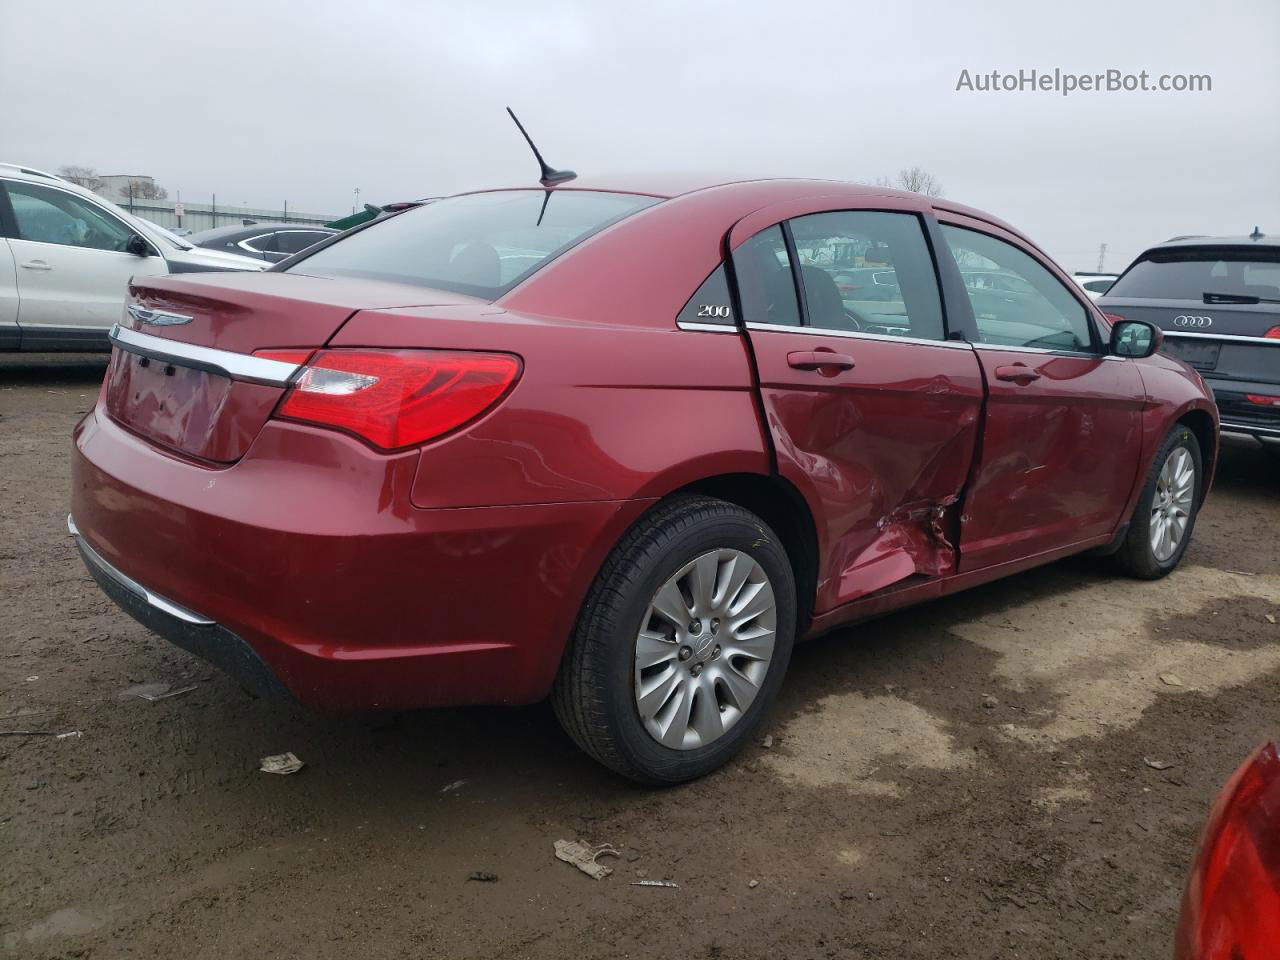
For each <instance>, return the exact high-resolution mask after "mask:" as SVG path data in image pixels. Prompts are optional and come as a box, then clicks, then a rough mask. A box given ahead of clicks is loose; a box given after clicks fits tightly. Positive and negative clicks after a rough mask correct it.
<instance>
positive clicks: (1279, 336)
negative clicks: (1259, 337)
mask: <svg viewBox="0 0 1280 960" xmlns="http://www.w3.org/2000/svg"><path fill="white" fill-rule="evenodd" d="M1263 336H1264V337H1266V338H1267V339H1268V340H1280V327H1272V328H1271V329H1270V330H1268V331H1267V332H1266V333H1264V334H1263Z"/></svg>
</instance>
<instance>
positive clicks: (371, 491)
mask: <svg viewBox="0 0 1280 960" xmlns="http://www.w3.org/2000/svg"><path fill="white" fill-rule="evenodd" d="M416 463H417V454H416V453H411V454H408V455H404V456H398V457H397V456H393V457H388V456H384V455H379V454H375V453H373V452H372V451H370V450H368V448H366V447H364V446H363V445H362V444H360V443H358V442H357V441H355V440H352V439H350V438H348V437H345V436H343V435H341V434H337V433H333V432H328V431H322V430H313V429H311V428H308V427H303V426H300V425H292V424H285V423H277V422H274V421H273V422H271V423H269V424H268V425H267V427H265V428H264V429H263V431H262V432H261V434H259V436H258V438H257V440H255V441H254V445H253V447H252V448H251V449H250V450H249V452H248V454H247V455H246V456H245V457H244V458H243V459H242V460H241V461H240V462H239V463H237V464H235V465H234V466H231V467H226V468H222V469H212V468H208V467H204V466H200V465H197V464H194V463H190V462H188V461H185V460H181V459H178V458H176V457H171V456H168V455H166V454H164V453H162V452H160V451H159V450H157V449H156V448H155V447H153V446H151V445H150V444H148V443H146V442H144V441H142V440H141V439H139V438H137V437H135V436H134V435H133V434H131V433H129V432H127V431H126V430H124V429H123V428H121V427H120V426H119V425H117V424H116V423H114V422H113V421H111V420H110V419H109V418H107V416H106V415H105V414H104V413H103V412H102V410H101V408H100V407H99V408H98V409H97V410H95V411H93V412H91V413H90V414H88V415H87V416H86V417H85V419H84V420H83V421H81V423H80V425H79V426H78V427H77V428H76V433H75V451H74V455H73V460H72V484H73V486H72V510H71V513H72V523H74V525H75V527H76V533H77V534H78V536H77V543H78V545H79V546H80V548H81V552H82V555H83V556H84V558H85V562H86V565H87V566H88V567H89V569H90V571H91V572H92V573H93V575H94V577H95V579H97V580H98V582H99V584H101V585H102V588H103V590H104V591H106V592H107V593H108V595H110V596H111V597H112V599H113V600H115V601H116V602H117V603H118V604H119V605H120V606H121V607H123V608H124V609H125V610H126V611H127V612H129V613H130V614H131V615H132V616H134V617H135V618H136V619H138V620H140V621H141V622H142V623H144V624H145V625H146V626H148V627H149V628H150V629H152V630H154V631H155V632H156V633H158V634H160V635H161V636H164V637H166V638H168V639H170V640H172V641H173V642H175V643H177V644H178V645H179V646H181V647H183V648H184V649H187V650H190V651H191V652H193V653H196V654H197V655H199V656H202V657H204V658H205V659H207V660H210V661H211V662H213V663H215V664H217V665H218V666H219V667H221V668H223V669H225V670H227V672H229V673H232V674H234V675H236V676H237V677H239V678H240V679H241V681H242V682H245V684H246V685H247V686H249V687H250V688H252V689H255V690H258V691H260V692H262V693H266V694H281V693H287V694H288V695H290V696H292V697H293V698H294V699H296V700H298V701H299V702H301V703H302V704H304V705H306V706H309V707H313V708H317V709H370V708H383V709H401V708H412V707H428V706H444V705H452V704H469V703H528V702H532V701H535V700H538V699H541V698H542V697H543V696H545V695H546V693H547V691H548V690H549V689H550V685H551V683H552V681H553V679H554V676H555V672H556V669H557V667H558V664H559V660H560V656H561V653H562V651H563V648H564V644H565V641H566V639H567V637H568V636H569V633H570V631H571V630H572V626H573V621H574V618H575V617H576V615H577V610H578V607H579V606H580V604H581V601H582V598H583V597H584V596H585V594H586V591H587V588H588V586H589V585H590V581H591V579H592V577H593V576H594V573H595V571H596V570H597V569H598V568H599V564H600V563H601V562H602V561H603V558H604V555H605V553H607V551H608V549H609V548H610V547H611V546H612V544H613V543H614V542H615V541H616V539H617V538H618V537H619V536H620V535H621V533H622V531H623V530H625V529H626V527H627V526H628V525H630V523H631V522H633V521H634V519H635V518H636V517H638V516H639V514H640V513H641V512H643V510H644V509H645V508H646V507H647V506H648V505H649V504H650V503H651V502H652V501H642V500H628V501H593V502H580V503H560V504H536V505H528V506H514V507H502V506H498V507H476V508H464V509H438V510H421V509H416V508H414V507H413V506H412V505H411V504H410V489H411V486H412V483H413V479H414V471H415V469H416Z"/></svg>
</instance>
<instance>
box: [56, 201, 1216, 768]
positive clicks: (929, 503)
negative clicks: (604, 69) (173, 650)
mask: <svg viewBox="0 0 1280 960" xmlns="http://www.w3.org/2000/svg"><path fill="white" fill-rule="evenodd" d="M622 188H623V189H624V190H625V191H626V192H613V191H612V190H610V189H609V188H608V187H605V186H596V187H592V186H590V185H588V186H582V185H580V184H577V183H575V184H574V185H572V186H563V185H560V186H555V187H547V188H545V189H542V188H539V189H508V190H498V191H491V192H479V193H473V194H468V195H462V196H456V197H452V198H449V199H445V200H440V201H437V202H436V203H433V204H430V205H427V206H423V207H419V208H416V209H412V210H408V211H405V212H404V213H400V214H397V215H395V216H391V217H387V218H385V219H380V220H378V221H376V222H373V223H371V224H370V225H368V226H366V227H363V228H358V229H356V230H354V231H351V232H349V233H347V234H345V235H344V236H342V237H340V238H337V239H335V240H332V241H329V242H328V243H326V244H325V245H322V246H320V247H318V248H314V249H313V250H312V251H308V252H306V253H304V254H302V255H300V256H299V257H297V258H295V259H294V260H293V261H291V262H290V263H289V264H286V265H284V266H283V267H281V268H275V269H273V270H272V271H269V272H266V273H262V274H235V275H230V274H229V275H224V276H220V277H214V276H207V277H206V276H202V277H166V278H140V279H138V280H137V281H135V283H134V284H133V287H132V291H131V296H132V299H131V301H130V303H131V308H132V309H131V311H130V319H128V320H127V321H125V322H123V323H122V324H121V325H120V327H119V328H118V329H116V330H115V331H114V332H113V334H112V340H113V342H114V344H115V346H116V349H115V351H114V353H113V354H112V359H111V363H110V366H109V370H108V373H107V377H106V382H105V385H104V389H103V392H102V395H101V397H100V398H99V401H98V403H97V404H96V406H95V407H94V409H93V410H92V411H91V412H90V413H88V414H87V415H86V416H85V418H84V419H83V420H82V421H81V422H80V424H79V425H78V426H77V428H76V430H75V450H74V456H73V463H74V466H73V482H72V484H71V487H72V491H73V493H72V503H71V515H70V517H69V525H70V529H71V532H72V534H73V535H74V536H75V539H76V542H77V544H78V545H79V547H80V550H81V553H82V555H83V557H84V560H85V562H86V564H87V565H88V567H89V570H90V572H91V573H92V574H93V576H94V577H95V578H97V580H98V582H99V584H101V586H102V588H103V589H104V590H105V591H106V592H107V593H108V594H109V595H110V596H111V597H112V598H114V599H115V600H116V602H117V603H119V604H120V605H121V606H122V607H123V608H124V609H125V610H127V611H128V612H129V613H131V614H132V615H133V616H135V617H136V618H138V619H139V620H140V621H142V622H143V623H144V624H147V625H148V626H149V627H150V628H151V629H153V630H154V631H156V632H157V633H159V634H161V635H163V636H166V637H168V638H170V639H171V640H173V641H174V642H175V643H177V644H179V645H181V646H183V647H185V648H187V649H188V650H191V651H194V652H196V653H199V654H200V655H202V656H204V657H206V658H208V659H209V660H211V661H213V662H214V663H216V664H218V665H219V666H221V667H222V668H224V669H226V670H227V671H229V672H231V673H232V674H235V675H236V676H238V677H240V678H241V679H242V680H243V681H244V682H245V683H246V684H247V685H248V686H250V687H251V688H253V689H256V690H258V691H261V692H263V693H267V694H275V695H283V696H289V697H292V698H294V699H296V700H297V701H300V702H301V703H303V704H305V705H308V706H310V707H314V708H326V709H341V708H369V707H378V708H411V707H427V706H438V705H446V704H464V703H471V704H474V703H489V704H494V703H502V704H520V703H530V702H533V701H536V700H539V699H541V698H543V697H545V696H547V695H548V694H549V693H550V694H551V696H552V698H553V702H554V704H555V709H556V712H557V714H558V716H559V718H560V720H561V722H562V723H563V724H564V726H565V728H566V729H567V730H568V731H569V733H570V734H571V735H572V736H573V738H574V739H575V740H576V741H577V742H578V743H579V744H580V745H581V746H582V747H583V749H585V750H586V751H587V752H588V753H590V754H591V755H592V756H594V757H595V758H597V759H598V760H600V761H601V762H603V763H604V764H606V765H608V766H609V767H611V768H613V769H614V770H616V771H618V772H620V773H622V774H624V775H626V776H629V777H632V778H635V779H636V780H639V781H642V782H648V783H669V782H675V781H681V780H687V779H689V778H691V777H696V776H699V775H701V774H705V773H707V772H708V771H710V770H712V769H714V768H716V767H718V766H719V765H721V764H722V763H724V762H725V761H726V760H727V759H728V758H729V757H730V756H732V755H733V753H734V752H735V751H736V750H737V749H738V748H739V747H740V746H742V744H743V743H744V742H745V741H746V740H747V739H748V738H749V737H750V736H751V735H752V732H753V731H754V730H755V729H756V727H757V725H758V724H759V722H760V719H761V716H762V713H763V711H764V710H765V709H766V707H767V705H768V704H769V702H770V701H771V700H772V699H773V698H774V695H775V694H776V693H777V690H778V687H779V685H780V684H781V683H782V678H783V674H784V673H785V671H786V668H787V663H788V660H789V659H790V655H791V648H792V643H793V641H794V640H795V639H796V638H797V637H801V636H809V635H813V634H817V633H820V632H823V631H826V630H830V629H833V628H835V627H839V626H842V625H845V624H848V623H851V622H853V621H856V620H859V619H862V618H865V617H869V616H873V615H876V614H881V613H884V612H885V611H888V610H892V609H895V608H898V607H905V606H907V605H909V604H913V603H918V602H920V601H924V600H928V599H931V598H935V597H939V596H943V595H945V594H950V593H954V592H955V591H958V590H962V589H965V588H967V587H971V586H974V585H976V584H979V583H983V582H985V581H988V580H993V579H995V578H997V577H1002V576H1005V575H1007V574H1011V573H1014V572H1016V571H1019V570H1025V569H1027V568H1029V567H1033V566H1036V565H1038V564H1042V563H1046V562H1049V561H1051V560H1054V559H1056V558H1059V557H1064V556H1067V555H1068V554H1075V553H1080V552H1082V551H1086V550H1098V551H1101V552H1109V553H1111V554H1112V555H1113V556H1114V557H1115V559H1116V561H1117V562H1118V563H1119V565H1120V566H1121V568H1123V569H1125V570H1127V571H1128V572H1129V573H1131V574H1133V575H1135V576H1138V577H1144V578H1154V577H1160V576H1163V575H1165V574H1166V573H1168V572H1169V571H1170V570H1172V569H1174V567H1176V566H1177V564H1178V562H1179V560H1180V559H1181V557H1182V555H1183V551H1184V550H1185V549H1186V546H1187V543H1188V541H1189V539H1190V537H1191V534H1192V529H1193V526H1194V523H1195V517H1196V512H1197V510H1198V508H1199V506H1200V504H1201V502H1202V501H1203V499H1204V496H1205V494H1206V492H1207V490H1208V489H1209V482H1210V478H1211V476H1212V474H1213V468H1214V463H1215V461H1216V459H1217V449H1218V447H1217V419H1216V415H1215V410H1214V406H1213V402H1212V399H1211V397H1210V396H1209V394H1208V391H1207V390H1206V389H1205V387H1204V384H1203V383H1202V382H1201V380H1200V378H1199V377H1198V376H1197V375H1196V374H1195V373H1194V371H1192V370H1190V369H1189V368H1188V367H1186V366H1185V365H1184V364H1183V363H1181V362H1179V361H1177V360H1174V359H1172V358H1170V357H1167V356H1164V355H1162V354H1160V353H1158V352H1157V350H1158V348H1159V346H1160V337H1161V335H1160V332H1159V330H1158V329H1157V328H1156V327H1154V326H1152V325H1151V324H1149V323H1146V322H1144V321H1140V320H1134V321H1127V322H1118V323H1116V324H1115V325H1114V326H1109V325H1108V324H1107V323H1106V321H1105V320H1104V318H1103V316H1102V314H1101V313H1100V312H1099V311H1098V310H1097V309H1096V308H1095V307H1094V306H1093V304H1092V302H1091V301H1090V300H1089V299H1088V298H1087V297H1086V296H1085V295H1084V293H1083V292H1082V291H1081V290H1080V288H1079V287H1078V286H1076V285H1075V284H1074V283H1072V282H1071V279H1070V278H1069V277H1068V276H1067V275H1066V274H1065V273H1063V272H1062V271H1061V270H1060V269H1059V268H1058V267H1056V266H1055V265H1054V264H1053V263H1052V262H1051V261H1050V260H1049V258H1048V257H1046V256H1045V254H1044V253H1042V252H1041V251H1040V250H1039V249H1038V248H1037V247H1036V246H1035V245H1033V244H1032V243H1031V242H1030V241H1029V240H1027V239H1026V238H1025V237H1024V236H1022V235H1021V234H1019V233H1018V232H1016V231H1015V230H1014V229H1013V228H1012V227H1009V226H1006V225H1004V224H1003V223H1001V222H1000V221H998V220H996V219H994V218H992V217H990V216H988V215H986V214H983V213H979V212H978V211H976V210H972V209H970V208H967V207H962V206H959V205H956V204H953V203H950V202H943V201H941V200H930V199H929V198H926V197H921V196H918V195H916V194H908V193H895V194H892V195H885V192H884V191H883V190H882V189H881V188H879V187H876V188H868V187H859V186H854V185H839V184H831V183H825V182H824V183H822V184H821V185H815V184H814V183H812V182H808V181H794V180H792V181H788V180H764V181H749V182H739V183H729V184H720V185H712V184H689V185H687V186H686V187H683V188H679V189H671V188H669V187H668V188H665V189H664V188H663V187H661V186H659V185H656V184H651V183H644V182H637V181H626V182H624V183H623V184H622ZM614 189H615V190H616V189H617V188H616V187H615V188H614ZM831 237H844V238H849V237H853V238H858V237H861V238H863V240H864V241H865V242H866V243H867V244H873V245H877V246H881V247H883V248H884V250H885V251H886V252H885V254H884V255H885V256H889V257H890V258H891V260H892V263H891V267H892V269H893V271H894V274H895V278H896V281H897V283H898V285H899V287H900V289H901V294H902V305H901V307H900V308H898V307H896V306H893V307H892V309H894V310H899V311H900V312H896V313H892V314H890V315H888V316H884V315H882V314H879V313H875V314H867V313H862V312H860V311H859V310H858V309H855V308H852V307H850V306H848V305H847V304H846V303H845V302H844V301H843V300H842V299H841V297H840V294H839V291H838V289H837V288H836V285H835V282H834V281H833V280H832V279H831V276H830V274H829V273H827V272H826V271H825V270H823V269H821V268H818V267H814V266H804V265H798V264H797V263H796V262H795V257H794V254H793V253H792V251H794V250H796V249H813V248H817V247H819V246H820V245H821V244H822V242H823V241H824V238H831ZM502 250H508V251H512V250H520V251H523V256H522V257H521V258H513V257H510V256H508V257H505V258H504V257H503V256H502V255H501V253H500V251H502ZM531 251H540V252H541V258H540V259H539V260H538V261H537V262H534V263H529V262H527V260H526V259H524V257H527V256H528V254H529V253H530V252H531ZM725 251H732V254H731V257H730V260H731V262H726V261H725V260H724V254H725ZM931 251H932V253H931ZM934 254H936V260H935V257H934ZM957 259H959V260H960V261H961V262H974V263H981V264H989V265H990V266H989V267H988V269H1001V270H1006V271H1009V272H1010V273H1011V274H1013V275H1016V276H1017V277H1019V278H1020V279H1021V280H1022V281H1023V282H1024V283H1025V284H1026V285H1027V287H1028V288H1029V290H1030V292H1029V293H1026V294H1024V295H1022V297H1021V298H1020V299H1017V300H1008V299H994V300H990V301H985V300H980V299H978V297H977V296H976V294H975V295H972V296H971V294H970V293H969V291H968V290H967V289H966V287H965V285H964V282H963V280H962V278H961V274H960V270H959V268H958V266H957ZM878 309H880V310H888V309H890V305H887V304H880V305H879V306H878ZM157 315H159V316H161V317H163V318H164V320H163V325H156V324H155V323H154V322H153V319H152V318H154V317H156V316H157ZM190 411H200V412H201V416H199V417H196V416H192V415H191V414H190Z"/></svg>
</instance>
